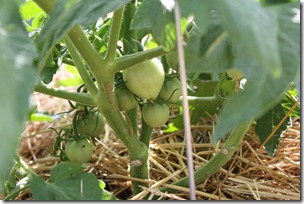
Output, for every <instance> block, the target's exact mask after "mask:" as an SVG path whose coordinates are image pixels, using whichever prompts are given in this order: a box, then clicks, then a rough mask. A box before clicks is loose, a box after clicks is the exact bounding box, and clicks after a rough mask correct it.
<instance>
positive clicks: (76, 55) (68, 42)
mask: <svg viewBox="0 0 304 204" xmlns="http://www.w3.org/2000/svg"><path fill="white" fill-rule="evenodd" d="M64 41H65V43H66V46H67V48H68V49H69V51H70V54H71V56H72V58H73V60H74V63H75V67H76V68H77V70H78V72H79V74H80V76H81V78H82V80H83V82H84V84H85V86H86V88H87V89H88V91H89V92H90V93H91V95H92V96H96V95H97V93H98V89H97V88H96V86H95V84H94V82H93V81H92V79H91V77H90V75H89V73H88V71H87V69H86V67H85V66H84V64H83V62H82V59H81V57H80V55H79V53H78V51H77V50H76V48H75V46H74V45H73V43H72V42H71V40H70V39H69V38H68V37H65V38H64Z"/></svg>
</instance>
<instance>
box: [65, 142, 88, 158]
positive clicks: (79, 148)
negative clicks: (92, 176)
mask: <svg viewBox="0 0 304 204" xmlns="http://www.w3.org/2000/svg"><path fill="white" fill-rule="evenodd" d="M65 153H66V156H67V158H68V159H69V160H70V161H71V162H76V163H79V164H83V163H86V162H88V161H89V160H90V159H91V157H92V155H93V145H92V143H91V142H90V141H89V140H87V139H84V140H79V141H77V140H74V141H69V142H68V143H67V144H66V146H65Z"/></svg>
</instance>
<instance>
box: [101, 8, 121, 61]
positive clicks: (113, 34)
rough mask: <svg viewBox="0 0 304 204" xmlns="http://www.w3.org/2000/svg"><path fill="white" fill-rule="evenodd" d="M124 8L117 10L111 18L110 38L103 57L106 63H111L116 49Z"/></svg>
mask: <svg viewBox="0 0 304 204" xmlns="http://www.w3.org/2000/svg"><path fill="white" fill-rule="evenodd" d="M123 11H124V6H123V7H121V8H119V9H117V10H116V11H115V12H114V14H113V18H112V23H111V28H110V38H109V44H108V48H107V52H106V55H105V61H106V62H113V61H114V58H115V54H116V49H117V41H118V37H119V31H120V26H121V22H122V16H123Z"/></svg>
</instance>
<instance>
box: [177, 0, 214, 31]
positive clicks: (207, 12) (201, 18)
mask: <svg viewBox="0 0 304 204" xmlns="http://www.w3.org/2000/svg"><path fill="white" fill-rule="evenodd" d="M178 2H179V5H180V8H181V15H182V16H184V17H186V18H187V17H189V16H194V17H195V24H196V25H197V27H198V30H199V32H200V33H201V34H205V32H206V30H207V28H208V27H209V26H210V23H211V21H212V18H213V17H214V14H215V13H213V12H211V10H212V9H211V6H212V0H204V1H203V2H202V1H201V0H191V4H190V3H189V0H178ZM213 11H214V10H213Z"/></svg>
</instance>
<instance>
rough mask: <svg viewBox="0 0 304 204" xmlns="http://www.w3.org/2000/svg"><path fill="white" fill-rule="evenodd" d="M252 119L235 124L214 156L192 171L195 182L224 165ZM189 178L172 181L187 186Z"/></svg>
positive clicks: (163, 190) (170, 190)
mask: <svg viewBox="0 0 304 204" xmlns="http://www.w3.org/2000/svg"><path fill="white" fill-rule="evenodd" d="M251 123H252V120H250V121H247V122H244V123H242V124H240V125H239V126H237V127H236V128H235V129H234V130H233V131H232V132H231V134H230V136H229V137H228V139H227V140H226V142H225V143H224V145H223V146H222V148H221V149H220V150H219V151H218V152H217V153H216V154H215V156H214V157H213V158H212V159H211V160H209V162H208V163H207V164H205V165H204V166H202V167H200V168H199V169H197V170H196V171H195V173H194V177H195V184H196V185H197V184H199V183H201V182H203V181H204V180H205V179H207V178H208V177H210V176H211V175H213V174H214V173H216V172H217V171H218V170H219V169H220V168H221V167H222V166H223V165H225V164H226V163H227V162H228V161H229V160H230V159H231V158H232V156H233V155H234V153H235V152H236V151H237V150H238V148H239V145H240V144H241V142H242V141H243V138H244V136H245V134H246V132H247V131H248V129H249V127H250V125H251ZM188 180H189V178H188V176H187V177H184V178H183V179H181V180H179V181H177V182H175V183H173V185H176V186H183V187H188V185H189V183H188V182H189V181H188ZM160 191H162V192H167V193H173V192H175V191H176V190H174V189H171V188H162V189H160Z"/></svg>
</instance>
